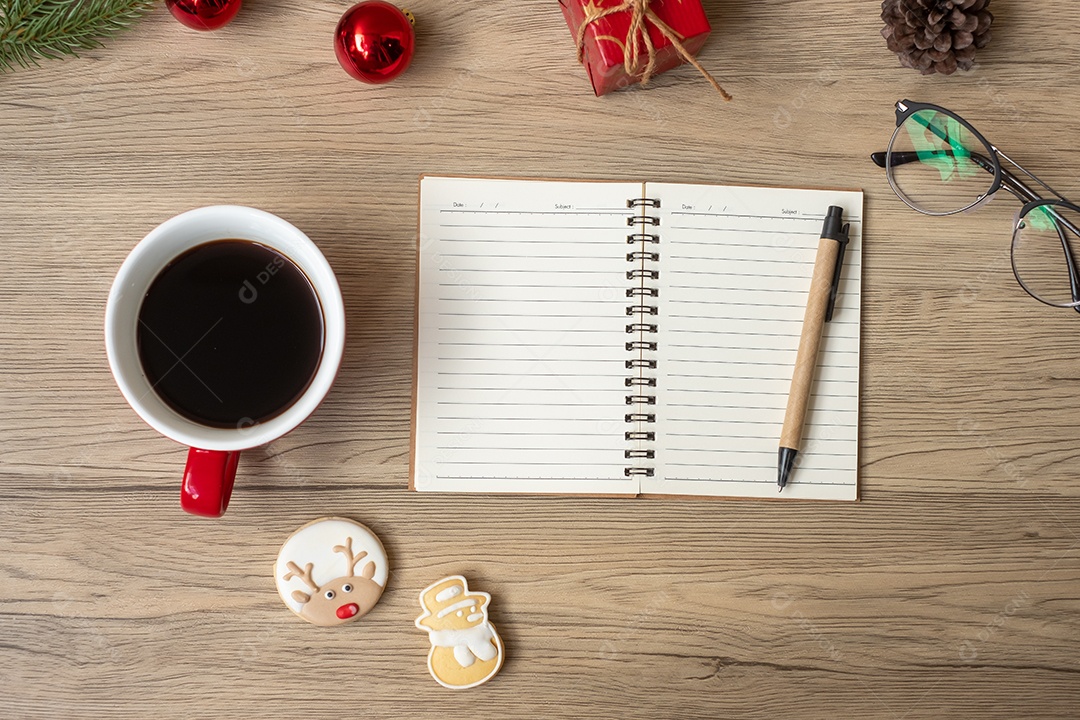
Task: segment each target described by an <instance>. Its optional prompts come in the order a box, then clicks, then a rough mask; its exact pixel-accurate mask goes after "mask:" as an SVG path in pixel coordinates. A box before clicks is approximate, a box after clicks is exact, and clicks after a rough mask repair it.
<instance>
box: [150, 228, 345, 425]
mask: <svg viewBox="0 0 1080 720" xmlns="http://www.w3.org/2000/svg"><path fill="white" fill-rule="evenodd" d="M137 343H138V351H139V360H140V362H141V363H142V368H143V372H145V373H146V378H147V380H148V381H149V382H150V385H151V386H152V387H153V389H154V392H155V393H157V395H158V396H159V397H160V398H161V399H162V400H163V401H164V402H165V403H166V404H167V405H168V406H169V407H171V408H172V409H173V410H175V411H176V412H178V413H179V414H180V415H183V416H184V417H186V418H188V419H189V420H192V421H194V422H197V423H200V424H202V425H207V426H210V427H220V428H235V427H244V426H247V425H251V424H252V423H258V422H263V421H265V420H269V419H271V418H274V417H276V416H277V415H280V414H281V413H283V412H284V411H285V410H287V409H288V408H289V407H290V406H291V405H292V404H293V403H294V402H295V401H296V400H298V399H299V398H300V396H301V395H303V394H304V391H305V390H306V389H307V387H308V385H309V384H310V383H311V380H312V378H313V377H314V376H315V371H316V370H317V369H318V367H319V359H320V357H321V356H322V349H323V315H322V308H321V307H320V305H319V298H318V295H317V294H316V293H315V289H314V288H313V287H312V286H311V282H310V281H309V280H308V278H307V276H306V275H305V274H304V272H303V271H302V270H300V268H298V267H297V266H296V265H295V264H293V262H292V261H291V260H289V259H288V258H287V257H285V256H284V255H282V254H281V253H279V252H277V251H276V250H272V249H271V248H269V247H266V246H265V245H261V244H259V243H256V242H252V241H249V240H216V241H213V242H209V243H206V244H203V245H199V246H196V247H194V248H192V249H190V250H188V251H187V252H185V253H183V254H182V255H179V256H177V257H176V258H174V259H173V260H172V261H171V262H169V264H168V265H166V266H165V268H164V269H163V270H162V271H161V272H160V273H158V276H157V277H156V278H155V279H154V281H153V282H152V283H151V284H150V288H149V290H147V292H146V296H145V298H144V299H143V301H142V305H141V307H140V309H139V326H138V331H137Z"/></svg>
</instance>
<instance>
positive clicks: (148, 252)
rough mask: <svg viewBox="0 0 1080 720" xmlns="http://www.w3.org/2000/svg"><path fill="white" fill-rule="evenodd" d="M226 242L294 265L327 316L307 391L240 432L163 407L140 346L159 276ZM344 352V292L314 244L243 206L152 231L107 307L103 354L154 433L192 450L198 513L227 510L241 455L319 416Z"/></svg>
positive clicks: (189, 475)
mask: <svg viewBox="0 0 1080 720" xmlns="http://www.w3.org/2000/svg"><path fill="white" fill-rule="evenodd" d="M225 239H241V240H251V241H253V242H257V243H260V244H262V245H265V246H267V247H269V248H271V249H272V250H275V251H277V252H278V253H280V254H282V255H284V256H285V257H287V258H288V259H290V260H291V261H292V262H293V264H294V265H296V267H298V268H299V269H300V270H301V271H302V272H303V273H304V274H305V275H306V276H307V278H308V280H309V281H310V282H311V286H312V288H314V290H315V293H316V295H317V296H318V300H319V304H320V306H321V308H322V314H323V348H322V355H321V358H320V360H319V365H318V368H317V369H316V371H315V375H314V377H313V378H312V380H311V383H310V384H309V385H308V387H307V389H306V390H305V391H304V393H303V394H302V395H301V396H300V397H299V398H298V399H297V400H296V401H295V402H293V404H292V405H291V406H289V407H288V409H286V410H285V411H284V412H282V413H280V414H279V415H277V416H275V417H273V418H271V419H269V420H266V421H265V422H261V423H257V424H253V425H250V426H244V427H236V428H220V427H209V426H206V425H201V424H199V423H198V422H194V421H192V420H189V419H188V418H186V417H184V416H182V415H180V414H179V413H177V412H176V411H175V410H173V409H172V408H170V407H169V406H168V405H167V404H165V402H164V401H163V400H162V399H161V398H160V397H158V395H157V394H156V393H155V392H154V389H153V387H152V386H151V384H150V382H149V381H148V380H147V377H146V373H145V372H144V371H143V367H142V364H141V362H140V361H139V351H138V344H137V328H138V321H139V309H140V307H141V305H142V301H143V298H144V297H145V295H146V292H147V290H148V289H149V287H150V284H151V283H152V282H153V281H154V279H155V278H156V277H157V276H158V274H159V273H160V272H161V271H162V270H163V269H164V268H165V266H166V265H167V264H168V263H169V262H170V261H172V260H173V259H175V258H176V257H178V256H179V255H181V254H183V253H185V252H186V251H188V250H190V249H191V248H194V247H196V246H198V245H202V244H204V243H208V242H212V241H214V240H225ZM344 347H345V306H344V303H343V302H342V298H341V289H340V288H339V287H338V282H337V278H336V277H335V276H334V271H333V270H331V269H330V264H329V263H328V262H327V261H326V258H325V257H323V254H322V253H321V252H320V251H319V249H318V248H317V247H316V246H315V243H313V242H312V241H311V240H310V239H308V237H307V236H306V235H305V234H304V233H302V232H301V231H300V230H299V229H297V228H296V227H295V226H293V225H292V224H290V223H288V222H286V221H285V220H282V219H281V218H279V217H277V216H276V215H271V214H270V213H268V212H264V211H262V210H256V209H254V208H250V207H242V206H239V205H215V206H211V207H203V208H198V209H196V210H191V211H189V212H185V213H182V214H180V215H177V216H176V217H174V218H171V219H169V220H166V221H165V222H163V223H162V224H161V225H158V226H157V227H156V228H154V229H153V230H151V231H150V233H149V234H148V235H147V236H146V237H145V238H143V239H142V241H141V242H139V244H138V245H136V246H135V248H134V249H133V250H132V251H131V253H130V254H129V255H128V257H127V259H126V260H124V263H123V264H122V265H121V266H120V270H119V272H117V274H116V279H115V280H114V281H113V285H112V290H111V291H110V292H109V300H108V303H107V304H106V306H105V349H106V351H107V353H108V357H109V368H110V369H111V370H112V374H113V377H114V378H116V384H117V385H118V386H119V387H120V392H121V393H123V395H124V398H125V399H126V400H127V401H128V404H129V405H131V407H132V409H133V410H135V412H136V413H137V414H138V415H139V417H141V418H142V419H143V420H145V421H146V423H147V424H148V425H150V427H152V428H154V429H155V430H157V431H158V432H159V433H161V434H162V435H164V436H165V437H167V438H171V439H172V440H175V441H176V442H179V443H182V444H184V445H187V446H188V447H189V448H190V450H189V452H188V462H187V467H186V468H185V471H184V479H183V484H182V485H181V492H180V504H181V506H182V507H183V508H184V509H185V510H187V511H188V512H191V513H194V514H196V515H207V516H211V517H217V516H220V515H222V514H223V513H224V512H225V508H226V507H227V506H228V504H229V498H230V496H231V494H232V486H233V480H234V478H235V474H236V465H237V461H238V460H239V454H240V451H241V450H246V449H248V448H254V447H258V446H260V445H265V444H266V443H269V442H271V441H273V440H276V439H277V438H279V437H281V436H282V435H284V434H285V433H287V432H289V431H290V430H292V429H293V428H295V427H296V426H297V425H299V424H300V423H301V422H303V421H304V420H305V419H306V418H307V417H308V416H309V415H310V414H311V413H312V412H314V410H315V408H316V407H318V405H319V403H320V402H322V400H323V398H324V397H326V394H327V392H329V390H330V386H331V385H332V384H333V382H334V378H335V376H336V375H337V372H338V367H339V366H340V364H341V354H342V351H343V349H344Z"/></svg>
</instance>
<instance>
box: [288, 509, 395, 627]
mask: <svg viewBox="0 0 1080 720" xmlns="http://www.w3.org/2000/svg"><path fill="white" fill-rule="evenodd" d="M389 572H390V566H389V564H388V563H387V560H386V551H385V550H384V549H383V546H382V543H381V542H379V538H378V537H376V536H375V533H373V532H371V530H369V529H367V528H366V527H364V526H363V525H361V524H360V523H358V522H354V521H352V520H349V519H347V518H338V517H329V518H322V519H320V520H315V521H313V522H310V523H308V524H307V525H305V526H303V527H302V528H300V529H299V530H297V531H296V532H294V533H293V534H292V535H291V536H290V537H289V539H288V540H286V541H285V544H284V545H282V546H281V551H280V552H278V558H277V562H276V563H275V564H274V579H275V580H276V581H277V590H278V594H279V595H281V599H282V600H283V601H284V602H285V604H286V605H287V606H288V607H289V609H290V610H292V611H293V612H294V613H296V614H297V615H299V616H300V617H302V618H303V619H304V620H307V621H308V622H310V623H314V624H315V625H322V626H326V627H332V626H334V625H344V624H345V623H347V622H352V621H353V620H356V619H357V618H360V617H363V616H364V615H365V614H366V613H367V612H368V611H369V610H371V608H373V607H375V603H377V602H378V601H379V598H380V597H381V596H382V593H383V588H385V587H386V578H387V576H388V575H389Z"/></svg>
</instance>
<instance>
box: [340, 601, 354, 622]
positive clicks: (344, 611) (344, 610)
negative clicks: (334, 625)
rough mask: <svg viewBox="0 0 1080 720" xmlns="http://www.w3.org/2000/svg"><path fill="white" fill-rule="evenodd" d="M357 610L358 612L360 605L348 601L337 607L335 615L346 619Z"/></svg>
mask: <svg viewBox="0 0 1080 720" xmlns="http://www.w3.org/2000/svg"><path fill="white" fill-rule="evenodd" d="M358 612H360V606H359V605H357V604H356V603H349V604H348V605H342V606H341V607H339V608H338V609H337V616H338V617H339V618H341V619H342V620H348V619H349V618H351V617H352V616H353V615H355V614H356V613H358Z"/></svg>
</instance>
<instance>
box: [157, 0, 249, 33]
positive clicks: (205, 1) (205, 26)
mask: <svg viewBox="0 0 1080 720" xmlns="http://www.w3.org/2000/svg"><path fill="white" fill-rule="evenodd" d="M240 2H241V0H165V5H166V6H167V7H168V8H169V12H171V13H172V14H173V17H174V18H176V19H177V20H179V21H180V22H181V23H183V24H184V25H187V26H188V27H189V28H192V29H194V30H217V29H218V28H219V27H222V26H224V25H227V24H228V23H229V21H230V20H232V19H233V18H234V17H236V13H238V12H240Z"/></svg>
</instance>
